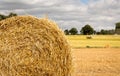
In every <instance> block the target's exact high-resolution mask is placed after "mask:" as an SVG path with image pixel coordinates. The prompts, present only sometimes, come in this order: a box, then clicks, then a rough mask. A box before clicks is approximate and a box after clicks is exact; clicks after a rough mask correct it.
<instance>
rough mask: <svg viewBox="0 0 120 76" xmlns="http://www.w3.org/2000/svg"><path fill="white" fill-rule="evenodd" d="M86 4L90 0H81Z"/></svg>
mask: <svg viewBox="0 0 120 76" xmlns="http://www.w3.org/2000/svg"><path fill="white" fill-rule="evenodd" d="M80 1H81V2H82V3H84V4H88V2H89V0H80Z"/></svg>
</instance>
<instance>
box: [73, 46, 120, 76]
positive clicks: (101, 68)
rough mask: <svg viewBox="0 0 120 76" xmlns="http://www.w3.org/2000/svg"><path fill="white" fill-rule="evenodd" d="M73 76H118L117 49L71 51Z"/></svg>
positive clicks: (119, 75) (119, 64)
mask: <svg viewBox="0 0 120 76" xmlns="http://www.w3.org/2000/svg"><path fill="white" fill-rule="evenodd" d="M72 55H73V64H74V69H75V70H74V76H120V49H119V48H89V49H88V48H83V49H73V50H72Z"/></svg>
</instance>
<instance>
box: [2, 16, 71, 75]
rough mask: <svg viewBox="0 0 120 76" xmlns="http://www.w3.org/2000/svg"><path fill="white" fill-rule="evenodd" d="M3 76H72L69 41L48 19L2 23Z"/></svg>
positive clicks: (17, 20) (26, 18) (9, 19)
mask: <svg viewBox="0 0 120 76" xmlns="http://www.w3.org/2000/svg"><path fill="white" fill-rule="evenodd" d="M0 76H71V55H70V47H69V45H68V43H67V40H66V38H65V36H64V34H63V33H62V32H61V30H60V29H59V28H58V27H57V25H56V24H55V23H54V22H52V21H50V20H48V19H37V18H35V17H32V16H16V17H11V18H8V19H6V20H3V21H0Z"/></svg>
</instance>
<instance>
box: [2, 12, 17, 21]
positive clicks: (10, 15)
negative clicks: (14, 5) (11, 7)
mask: <svg viewBox="0 0 120 76" xmlns="http://www.w3.org/2000/svg"><path fill="white" fill-rule="evenodd" d="M13 16H17V14H16V13H12V12H11V13H10V14H9V15H3V14H0V21H1V20H4V19H6V18H10V17H13Z"/></svg>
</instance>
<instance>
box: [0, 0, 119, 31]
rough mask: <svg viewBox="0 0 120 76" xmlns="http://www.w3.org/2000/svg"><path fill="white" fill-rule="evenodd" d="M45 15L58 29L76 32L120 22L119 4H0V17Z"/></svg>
mask: <svg viewBox="0 0 120 76" xmlns="http://www.w3.org/2000/svg"><path fill="white" fill-rule="evenodd" d="M9 12H16V13H17V14H19V15H34V16H37V17H39V18H41V17H44V15H45V14H47V15H48V17H49V18H50V19H52V20H54V21H56V22H57V24H58V25H59V27H60V28H62V29H70V28H72V27H76V28H77V29H78V30H80V29H81V27H83V26H84V25H86V24H90V25H91V26H92V27H93V28H95V30H101V29H114V28H115V23H116V22H119V21H120V0H0V13H1V14H8V13H9Z"/></svg>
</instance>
